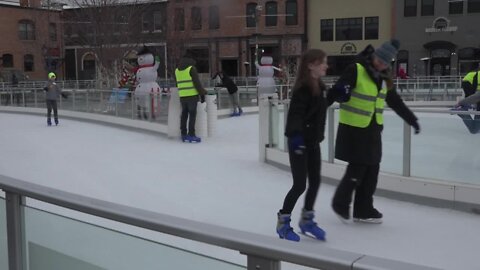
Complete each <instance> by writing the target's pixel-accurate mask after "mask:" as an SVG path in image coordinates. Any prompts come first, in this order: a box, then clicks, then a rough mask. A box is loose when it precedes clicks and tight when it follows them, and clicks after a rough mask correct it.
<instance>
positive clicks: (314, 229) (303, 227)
mask: <svg viewBox="0 0 480 270" xmlns="http://www.w3.org/2000/svg"><path fill="white" fill-rule="evenodd" d="M314 217H315V212H314V211H305V210H302V219H301V220H300V222H299V223H298V226H299V227H300V231H301V232H302V234H304V235H307V233H309V234H311V235H312V236H313V237H315V238H316V239H318V240H322V241H325V234H326V233H325V231H324V230H322V228H320V227H318V225H317V223H316V222H315V221H313V218H314Z"/></svg>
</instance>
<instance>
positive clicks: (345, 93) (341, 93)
mask: <svg viewBox="0 0 480 270" xmlns="http://www.w3.org/2000/svg"><path fill="white" fill-rule="evenodd" d="M331 91H333V92H332V94H333V96H334V97H335V101H338V102H347V101H349V100H350V85H348V84H347V85H344V84H335V85H334V86H333V88H332V89H331Z"/></svg>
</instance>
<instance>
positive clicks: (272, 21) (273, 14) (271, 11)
mask: <svg viewBox="0 0 480 270" xmlns="http://www.w3.org/2000/svg"><path fill="white" fill-rule="evenodd" d="M277 13H278V12H277V2H272V1H270V2H267V3H266V4H265V15H266V17H265V26H277Z"/></svg>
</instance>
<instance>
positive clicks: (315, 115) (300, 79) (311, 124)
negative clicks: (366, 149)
mask: <svg viewBox="0 0 480 270" xmlns="http://www.w3.org/2000/svg"><path fill="white" fill-rule="evenodd" d="M327 68H328V65H327V58H326V54H325V52H323V51H322V50H318V49H312V50H308V51H307V52H305V53H304V54H303V56H302V59H301V64H300V67H299V69H298V75H297V79H296V82H295V86H294V88H293V94H292V99H291V101H290V108H289V111H288V116H287V126H286V128H285V136H287V137H288V146H289V147H288V148H289V149H288V155H289V158H290V168H291V170H292V176H293V186H292V188H291V189H290V191H289V192H288V193H287V196H286V197H285V200H284V203H283V207H282V209H280V211H279V212H278V214H277V216H278V222H277V233H278V235H279V236H280V238H282V239H283V238H285V239H287V240H291V241H300V237H299V236H298V235H297V234H296V233H295V232H294V231H293V229H292V227H291V226H290V217H291V213H292V210H293V208H294V207H295V203H296V202H297V200H298V198H299V197H300V195H302V193H303V192H304V191H305V189H306V180H307V176H308V189H307V194H306V196H305V205H304V207H303V209H302V218H301V220H300V223H299V226H300V230H301V232H302V233H303V234H306V233H310V234H312V235H313V236H314V237H316V238H317V239H319V240H325V231H323V230H322V229H321V228H320V227H318V226H317V224H316V223H315V222H314V221H313V218H314V211H313V206H314V204H315V199H316V197H317V193H318V189H319V187H320V162H321V156H320V142H321V141H322V140H323V137H324V129H325V114H326V108H327V105H326V104H327V102H326V100H325V97H326V87H325V85H324V83H323V82H322V79H321V77H322V76H325V73H326V70H327Z"/></svg>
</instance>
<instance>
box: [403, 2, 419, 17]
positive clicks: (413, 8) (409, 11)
mask: <svg viewBox="0 0 480 270" xmlns="http://www.w3.org/2000/svg"><path fill="white" fill-rule="evenodd" d="M403 16H405V17H415V16H417V0H405V7H404V9H403Z"/></svg>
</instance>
